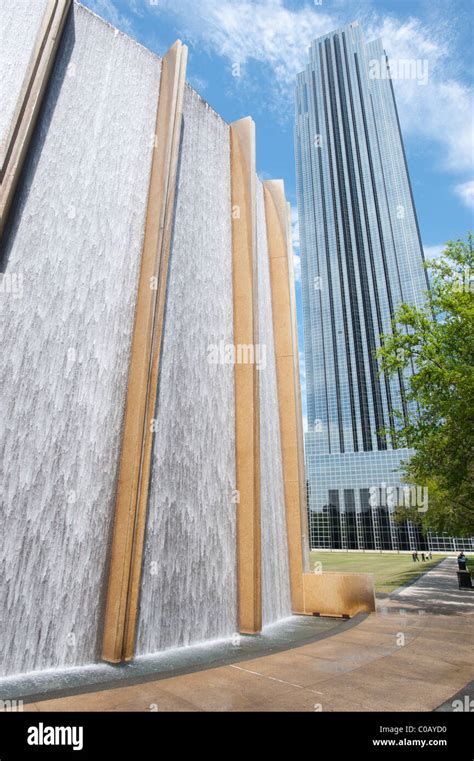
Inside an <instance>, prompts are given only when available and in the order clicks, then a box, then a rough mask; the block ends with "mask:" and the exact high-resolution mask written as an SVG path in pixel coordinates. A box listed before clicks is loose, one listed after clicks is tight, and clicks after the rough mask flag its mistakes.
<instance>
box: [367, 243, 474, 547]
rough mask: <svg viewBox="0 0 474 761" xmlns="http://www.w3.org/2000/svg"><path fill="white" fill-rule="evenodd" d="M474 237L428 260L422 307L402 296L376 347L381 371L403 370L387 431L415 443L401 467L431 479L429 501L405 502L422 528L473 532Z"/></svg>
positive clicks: (416, 477) (413, 478) (422, 481)
mask: <svg viewBox="0 0 474 761" xmlns="http://www.w3.org/2000/svg"><path fill="white" fill-rule="evenodd" d="M472 244H473V237H472V234H469V235H468V236H467V241H464V240H457V241H450V242H449V243H447V244H446V248H445V251H444V252H443V254H442V255H441V257H440V258H439V259H437V260H435V261H430V262H427V264H426V266H427V269H428V270H429V271H430V290H429V292H428V293H427V298H426V304H425V306H424V307H423V308H419V307H414V306H410V305H408V304H402V305H401V306H400V308H399V309H398V310H397V313H396V315H395V318H394V320H393V323H392V330H393V334H390V335H386V336H383V345H382V348H381V349H380V350H379V351H378V358H379V361H380V368H381V372H383V373H386V374H387V375H394V374H399V373H404V374H405V377H406V379H407V402H408V405H409V408H410V409H412V410H416V412H415V413H414V414H411V415H410V418H409V419H408V420H407V419H406V418H405V417H404V416H403V414H402V413H401V411H398V412H397V413H396V418H395V423H394V425H393V427H392V429H391V430H389V431H386V433H388V434H389V435H391V436H392V440H393V441H394V442H396V445H397V446H408V447H413V448H414V449H415V450H416V451H415V454H414V456H413V457H412V459H411V460H410V461H409V462H408V463H405V465H404V467H403V477H404V479H405V480H406V482H407V483H411V484H417V485H419V486H421V485H422V486H427V487H428V490H429V491H428V497H429V508H428V511H427V512H426V513H425V514H421V513H419V512H418V511H417V509H416V508H403V510H402V511H401V512H400V513H399V517H400V518H407V517H409V518H410V519H412V520H415V521H416V522H417V523H422V524H423V525H424V526H425V528H426V527H430V528H432V529H434V530H435V531H438V532H444V531H446V532H448V533H452V534H458V535H464V536H466V535H470V534H473V533H474V467H473V450H474V369H473V365H474V256H473V245H472Z"/></svg>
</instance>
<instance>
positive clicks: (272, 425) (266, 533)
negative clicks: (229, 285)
mask: <svg viewBox="0 0 474 761" xmlns="http://www.w3.org/2000/svg"><path fill="white" fill-rule="evenodd" d="M257 262H258V325H259V343H260V347H261V360H262V361H261V365H260V370H259V382H260V468H261V481H260V500H261V516H262V519H261V521H262V617H263V625H264V626H266V625H268V624H272V623H275V621H278V620H280V619H282V618H286V617H287V616H290V615H291V596H290V573H289V568H288V537H287V532H286V517H285V494H284V485H283V470H282V456H281V444H280V421H279V411H278V388H277V375H276V366H275V345H274V336H273V316H272V292H271V284H270V269H269V258H268V244H267V230H266V217H265V204H264V195H263V185H262V183H261V182H260V181H258V182H257Z"/></svg>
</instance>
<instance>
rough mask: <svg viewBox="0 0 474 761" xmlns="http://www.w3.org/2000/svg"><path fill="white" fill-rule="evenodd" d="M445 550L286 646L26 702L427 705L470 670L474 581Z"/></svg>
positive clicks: (37, 707)
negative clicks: (410, 580)
mask: <svg viewBox="0 0 474 761" xmlns="http://www.w3.org/2000/svg"><path fill="white" fill-rule="evenodd" d="M456 568H457V566H456V561H455V559H454V558H448V559H446V560H444V561H442V563H441V564H440V565H439V566H437V567H436V568H434V569H433V570H432V571H430V572H428V573H426V574H425V575H424V576H423V577H421V578H420V579H418V581H416V582H415V583H414V584H412V585H411V586H408V587H406V588H403V589H401V590H399V591H398V592H396V593H394V594H393V595H391V596H390V597H387V598H385V599H379V600H378V610H377V613H375V614H372V615H370V616H367V617H366V618H365V619H364V620H362V621H361V623H359V624H358V625H356V626H353V627H351V628H348V629H345V630H343V631H341V632H340V633H338V634H335V635H333V636H329V637H327V638H325V639H322V640H319V641H316V642H313V643H311V644H305V645H303V646H302V647H297V648H294V649H292V650H288V651H285V652H280V653H277V654H274V655H267V656H264V657H260V658H257V659H255V660H246V661H241V662H239V663H234V664H231V665H226V666H222V667H218V668H213V669H208V670H205V671H199V672H196V673H192V674H187V675H184V676H178V677H172V678H163V679H159V680H157V681H154V682H147V683H146V684H140V685H133V686H129V687H120V688H117V689H111V690H105V691H101V692H94V693H87V694H82V695H78V696H72V697H67V698H61V699H57V700H47V701H42V702H38V703H31V704H29V705H26V706H25V710H29V711H49V710H53V711H392V710H393V711H432V710H434V709H436V708H437V707H438V706H440V705H442V704H444V710H446V704H448V708H449V701H450V699H451V698H452V697H453V696H454V695H456V693H460V694H463V693H462V691H463V689H466V685H468V683H469V682H472V680H473V679H474V590H458V588H457V579H456Z"/></svg>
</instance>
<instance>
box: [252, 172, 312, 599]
mask: <svg viewBox="0 0 474 761" xmlns="http://www.w3.org/2000/svg"><path fill="white" fill-rule="evenodd" d="M263 186H264V196H265V216H266V223H267V239H268V255H269V258H270V283H271V289H272V312H273V332H274V341H275V360H276V368H277V382H278V401H279V416H280V436H281V450H282V460H283V463H282V465H283V480H284V488H285V503H286V525H287V533H288V556H289V565H290V583H291V600H292V607H293V612H295V613H303V612H304V599H303V598H304V588H303V572H304V571H306V570H307V567H308V552H309V546H308V536H307V517H306V496H305V495H306V485H305V473H304V450H303V431H302V420H301V392H300V380H299V356H298V334H297V327H296V303H295V292H294V280H293V252H292V247H291V236H290V220H289V211H288V205H287V202H286V199H285V191H284V186H283V181H282V180H267V181H266V182H264V184H263Z"/></svg>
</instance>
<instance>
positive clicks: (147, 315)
mask: <svg viewBox="0 0 474 761" xmlns="http://www.w3.org/2000/svg"><path fill="white" fill-rule="evenodd" d="M186 62H187V48H186V46H184V45H182V44H181V42H179V41H177V42H176V43H175V44H174V45H173V47H172V48H171V49H170V50H169V51H168V53H167V54H166V56H165V57H164V59H163V65H162V72H161V84H160V97H159V103H158V113H157V121H156V133H155V146H154V151H153V162H152V169H151V176H150V190H149V196H148V209H147V218H146V223H145V236H144V242H143V251H142V262H141V271H140V280H139V286H138V294H137V305H136V312H135V325H134V334H133V341H132V350H131V361H130V368H129V377H128V391H127V402H126V409H125V423H124V432H123V439H122V451H121V456H120V467H119V478H118V485H117V497H116V505H115V524H114V533H113V540H112V550H111V561H110V570H109V581H108V593H107V606H106V613H105V625H104V637H103V649H102V657H103V658H104V660H107V661H110V662H112V663H117V662H119V661H121V660H124V659H125V660H130V659H131V658H133V654H134V647H135V631H136V622H137V613H138V602H139V590H140V578H141V566H142V556H143V542H144V531H145V522H146V511H147V504H148V489H149V481H150V462H151V450H152V443H153V432H152V420H153V416H154V410H155V402H156V391H157V385H158V375H159V359H160V350H161V341H162V332H163V314H164V308H165V300H166V284H167V274H168V262H169V254H170V246H171V234H172V225H173V211H174V198H175V192H176V180H177V167H178V159H179V147H180V137H181V124H182V111H183V96H184V85H185V76H186ZM152 282H154V284H156V288H152Z"/></svg>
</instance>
